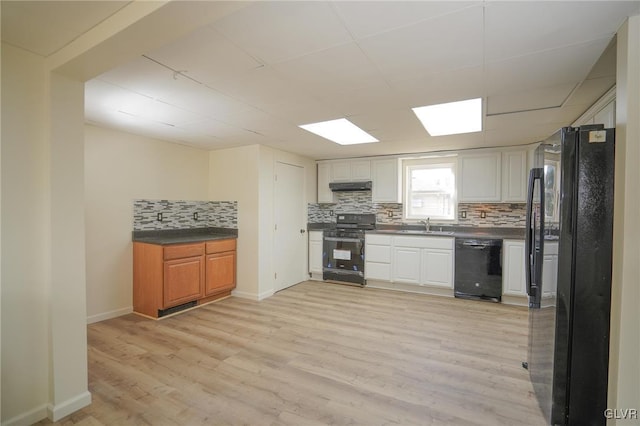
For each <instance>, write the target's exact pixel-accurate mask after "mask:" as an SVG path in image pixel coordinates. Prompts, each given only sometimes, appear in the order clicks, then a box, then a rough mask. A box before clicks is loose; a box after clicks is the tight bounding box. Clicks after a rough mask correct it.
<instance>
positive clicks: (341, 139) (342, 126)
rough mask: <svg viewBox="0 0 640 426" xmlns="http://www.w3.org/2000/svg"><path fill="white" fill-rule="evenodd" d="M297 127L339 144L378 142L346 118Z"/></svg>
mask: <svg viewBox="0 0 640 426" xmlns="http://www.w3.org/2000/svg"><path fill="white" fill-rule="evenodd" d="M299 127H300V128H301V129H304V130H306V131H308V132H311V133H314V134H316V135H318V136H322V137H323V138H325V139H329V140H330V141H331V142H335V143H337V144H340V145H355V144H360V143H372V142H379V141H378V139H376V138H374V137H373V136H371V135H370V134H369V133H367V132H365V131H364V130H362V129H361V128H360V127H358V126H356V125H355V124H353V123H352V122H350V121H349V120H347V119H346V118H339V119H337V120H329V121H321V122H318V123H310V124H302V125H300V126H299Z"/></svg>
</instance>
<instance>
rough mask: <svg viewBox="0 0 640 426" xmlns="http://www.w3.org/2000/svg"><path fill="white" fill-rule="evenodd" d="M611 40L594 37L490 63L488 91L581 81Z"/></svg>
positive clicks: (488, 68) (531, 87)
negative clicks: (581, 41)
mask: <svg viewBox="0 0 640 426" xmlns="http://www.w3.org/2000/svg"><path fill="white" fill-rule="evenodd" d="M608 43H609V39H599V40H593V41H589V42H586V43H582V44H579V45H575V46H570V47H563V48H559V49H554V50H549V51H545V52H538V53H534V54H529V55H525V56H521V57H518V58H512V59H508V60H506V61H501V62H494V63H491V64H487V66H486V67H487V68H486V73H487V90H488V95H490V96H491V95H497V94H504V93H510V92H514V91H521V90H527V89H535V88H540V87H549V86H555V85H563V84H571V83H573V84H577V83H578V82H580V81H582V80H583V79H584V78H585V77H586V76H587V74H588V73H589V70H590V69H591V67H592V66H593V64H595V62H596V61H597V59H598V57H600V54H601V53H602V52H603V51H604V49H605V48H606V47H607V44H608Z"/></svg>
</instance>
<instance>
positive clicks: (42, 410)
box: [2, 404, 47, 426]
mask: <svg viewBox="0 0 640 426" xmlns="http://www.w3.org/2000/svg"><path fill="white" fill-rule="evenodd" d="M46 418H47V404H42V405H41V406H39V407H36V408H34V409H33V410H30V411H27V412H26V413H22V414H19V415H17V416H15V417H13V418H11V419H9V420H6V421H4V422H2V426H24V425H32V424H34V423H38V422H39V421H40V420H44V419H46Z"/></svg>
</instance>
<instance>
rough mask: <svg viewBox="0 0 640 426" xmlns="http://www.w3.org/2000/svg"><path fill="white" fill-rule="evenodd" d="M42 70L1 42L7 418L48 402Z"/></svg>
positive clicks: (42, 410) (34, 411) (39, 413)
mask: <svg viewBox="0 0 640 426" xmlns="http://www.w3.org/2000/svg"><path fill="white" fill-rule="evenodd" d="M44 73H45V70H44V63H43V60H42V58H40V57H37V56H35V55H32V54H30V53H27V52H25V51H22V50H19V49H15V48H13V47H11V46H8V45H6V44H4V43H3V44H2V114H3V119H2V124H3V126H2V169H1V172H2V191H1V196H2V225H1V226H2V240H1V245H2V310H1V313H2V318H1V323H2V388H3V389H4V392H3V394H2V421H3V422H5V421H6V420H9V419H13V418H15V417H16V416H20V415H23V416H24V418H25V419H26V420H29V419H32V420H33V421H37V420H39V419H40V418H42V417H44V416H45V415H46V404H47V402H48V400H49V399H48V396H49V389H48V387H49V378H48V376H49V366H48V362H49V344H48V332H49V320H48V317H49V289H48V286H47V279H48V272H47V264H48V261H47V254H48V253H49V250H48V248H47V247H46V245H47V239H46V237H44V236H45V235H46V234H47V231H48V224H47V221H48V212H47V200H48V191H49V187H48V185H49V178H48V175H47V170H48V166H47V157H46V131H47V129H46V127H45V122H44V119H43V118H44V114H45V108H46V105H45V96H46V88H45V84H44V78H43V77H44ZM9 389H10V390H11V391H10V392H8V390H9ZM30 416H31V417H30ZM25 423H28V421H25Z"/></svg>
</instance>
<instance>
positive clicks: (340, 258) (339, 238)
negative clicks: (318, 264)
mask: <svg viewBox="0 0 640 426" xmlns="http://www.w3.org/2000/svg"><path fill="white" fill-rule="evenodd" d="M375 227H376V215H375V214H354V213H340V214H338V215H337V217H336V229H331V230H327V231H324V233H323V242H322V266H323V268H322V279H324V280H330V281H338V282H341V283H351V284H359V285H361V286H364V285H365V280H364V235H365V231H366V230H367V229H375Z"/></svg>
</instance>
